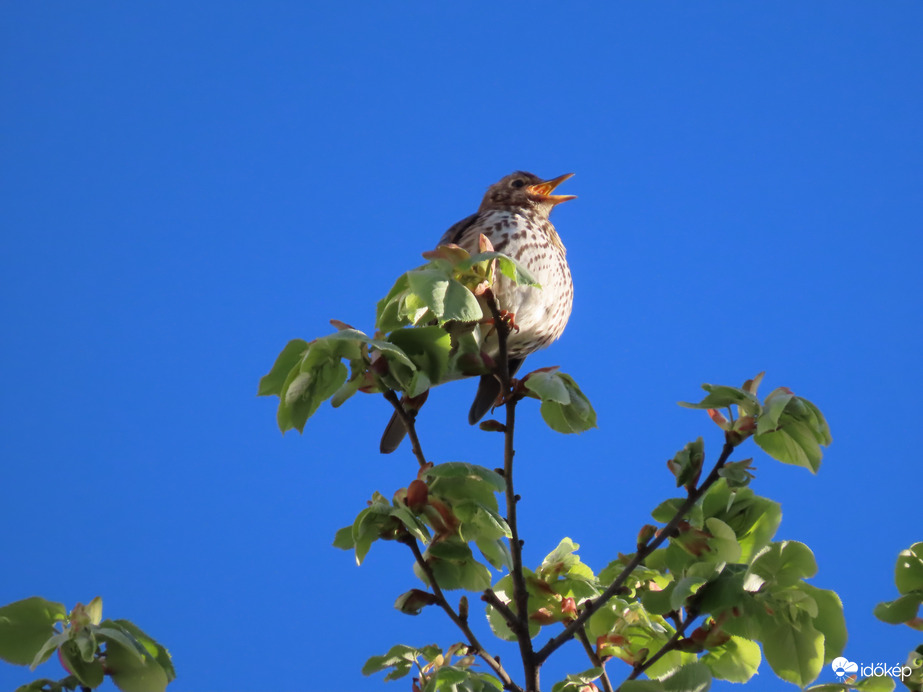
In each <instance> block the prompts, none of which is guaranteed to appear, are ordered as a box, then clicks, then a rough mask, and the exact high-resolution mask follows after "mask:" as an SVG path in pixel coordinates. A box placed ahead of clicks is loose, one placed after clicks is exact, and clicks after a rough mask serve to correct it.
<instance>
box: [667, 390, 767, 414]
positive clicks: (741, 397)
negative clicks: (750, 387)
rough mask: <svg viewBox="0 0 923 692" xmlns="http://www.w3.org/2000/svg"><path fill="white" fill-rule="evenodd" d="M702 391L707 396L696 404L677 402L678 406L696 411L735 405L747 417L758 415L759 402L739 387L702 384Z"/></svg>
mask: <svg viewBox="0 0 923 692" xmlns="http://www.w3.org/2000/svg"><path fill="white" fill-rule="evenodd" d="M702 389H704V390H705V391H706V392H708V395H707V396H706V397H705V398H704V399H702V401H700V402H698V403H695V404H693V403H690V402H688V401H681V402H679V405H680V406H684V407H686V408H698V409H707V408H714V409H719V408H727V407H728V406H732V405H735V404H736V405H737V406H740V408H741V409H742V410H743V411H745V412H746V413H747V414H748V415H751V416H755V415H757V414H759V412H760V409H761V408H762V406H760V401H759V399H757V398H756V397H755V396H753V395H752V394H751V393H750V392H747V391H745V390H743V389H740V388H739V387H727V386H725V385H715V384H703V385H702Z"/></svg>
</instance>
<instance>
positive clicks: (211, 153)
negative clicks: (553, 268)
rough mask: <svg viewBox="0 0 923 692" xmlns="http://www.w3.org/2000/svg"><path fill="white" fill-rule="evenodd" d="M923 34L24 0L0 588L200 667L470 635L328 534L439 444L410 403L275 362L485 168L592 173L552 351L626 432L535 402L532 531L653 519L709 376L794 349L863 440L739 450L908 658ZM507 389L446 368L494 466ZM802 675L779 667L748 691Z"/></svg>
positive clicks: (592, 528)
mask: <svg viewBox="0 0 923 692" xmlns="http://www.w3.org/2000/svg"><path fill="white" fill-rule="evenodd" d="M921 26H923V5H920V4H919V3H914V2H900V1H895V2H889V3H863V2H846V1H844V2H812V3H795V2H788V3H764V2H748V3H732V2H699V3H685V2H663V3H656V4H654V3H644V4H642V3H606V4H604V3H595V4H594V3H581V4H579V5H577V4H575V5H571V6H567V5H563V4H551V3H542V2H536V3H529V4H521V3H520V4H502V5H495V4H493V3H459V4H452V5H448V4H437V3H432V4H427V5H423V4H409V3H408V4H402V5H400V6H398V5H391V4H387V3H371V2H369V3H355V4H352V5H348V6H347V5H346V4H340V3H324V4H321V3H309V2H304V3H295V2H261V3H244V2H234V3H225V2H199V3H182V2H162V3H157V4H142V3H118V2H95V3H71V2H43V3H36V2H31V3H30V2H6V3H3V4H2V5H0V148H2V152H3V155H2V163H0V219H2V221H0V223H2V227H3V229H4V232H3V246H4V250H3V252H2V253H0V281H2V291H3V295H4V300H3V301H2V305H0V310H2V318H3V324H4V325H5V326H4V330H3V337H2V340H0V353H2V369H3V370H2V375H3V380H4V387H3V392H2V395H0V406H2V409H0V413H2V415H0V450H2V451H0V454H2V458H3V468H4V471H5V477H4V480H3V483H2V484H0V502H2V508H3V510H2V512H3V515H2V516H3V524H4V526H5V527H6V530H5V531H3V536H2V539H0V552H2V554H3V555H4V564H5V567H4V569H3V575H2V576H0V601H3V602H9V601H12V600H16V599H19V598H24V597H27V596H31V595H42V596H44V597H46V598H49V599H52V600H60V601H63V602H65V603H66V604H67V605H68V606H69V607H70V606H72V605H73V604H74V603H75V602H77V601H83V602H86V601H87V600H88V599H90V598H92V597H93V596H96V595H101V596H102V597H103V600H104V604H105V614H106V615H108V616H111V617H124V618H129V619H132V620H134V621H135V622H136V623H138V624H139V625H140V626H141V627H142V628H144V629H145V630H147V631H148V632H149V633H150V634H152V635H153V636H155V637H157V638H158V639H160V640H161V641H162V642H163V643H164V644H166V645H167V646H168V647H169V648H170V650H171V652H172V654H173V656H174V660H175V664H176V667H177V671H178V674H179V678H178V680H177V681H176V683H175V684H174V686H172V687H171V689H175V690H176V691H177V692H179V691H183V690H187V691H188V690H204V689H208V690H311V691H313V690H359V689H379V688H380V687H381V686H382V683H381V681H380V678H379V679H372V680H369V679H365V678H363V677H362V676H361V675H360V673H359V669H360V667H361V665H362V663H363V662H364V661H365V659H366V658H368V657H369V656H371V655H374V654H378V653H383V652H384V651H385V650H386V649H387V648H388V647H389V646H390V645H391V644H392V643H396V642H405V643H415V644H425V643H430V642H433V641H439V642H440V643H441V644H443V645H448V644H450V643H452V642H453V641H456V640H457V638H458V636H457V634H456V633H455V632H454V631H453V630H452V629H451V628H450V627H449V626H447V625H446V624H445V623H443V621H442V618H441V617H440V616H439V614H438V613H435V612H434V613H425V614H424V615H421V616H420V617H418V618H410V617H407V616H403V615H400V614H399V613H397V612H396V611H394V610H393V609H392V603H393V601H394V598H395V597H396V596H397V595H398V594H400V593H401V592H403V591H405V590H406V589H408V588H411V587H413V586H416V585H417V584H415V583H414V578H413V577H412V575H411V574H410V571H409V567H410V565H409V562H408V557H409V556H408V554H406V551H402V550H399V548H398V546H393V545H380V546H379V545H376V546H375V547H374V548H373V550H372V552H371V554H370V557H369V559H368V561H367V562H366V563H365V564H364V565H363V566H362V567H361V568H356V566H355V564H354V562H353V558H352V556H351V555H350V554H348V553H343V552H340V551H338V550H336V549H334V548H332V547H331V546H330V543H331V541H332V539H333V534H334V532H335V530H336V529H337V528H339V527H341V526H343V525H345V524H347V523H349V522H351V520H352V517H353V516H354V515H355V513H356V512H358V511H359V509H361V507H362V506H363V505H364V502H365V500H366V499H367V498H368V497H369V496H370V495H371V493H372V491H373V490H381V491H382V492H384V493H385V494H386V495H389V496H390V494H391V493H392V492H393V491H394V490H395V489H396V488H399V487H401V486H405V485H407V483H408V482H409V481H410V480H411V479H412V478H413V474H414V473H415V469H416V462H415V461H414V459H413V458H412V456H411V455H410V453H409V450H408V449H407V448H406V447H405V448H403V449H402V450H401V451H400V452H399V453H397V454H395V455H393V456H391V457H380V456H379V455H378V452H377V446H378V437H379V435H380V433H381V430H382V428H383V426H384V424H385V422H386V421H387V419H388V416H389V413H388V408H387V404H386V402H384V401H383V400H382V399H380V398H379V397H357V398H355V399H354V400H351V401H349V402H348V404H347V405H345V406H344V407H343V408H341V409H338V410H333V409H331V408H330V407H329V406H325V407H323V408H322V409H321V410H319V411H318V413H317V415H316V417H315V418H313V419H312V420H311V421H309V424H308V427H307V428H306V430H305V434H304V435H303V436H298V435H297V434H293V433H289V434H288V435H286V436H285V437H282V436H281V435H280V434H279V432H278V430H277V429H276V427H275V409H274V402H273V401H271V400H269V399H257V398H256V396H255V393H256V385H257V381H258V379H259V377H260V376H261V375H263V374H264V373H265V372H266V371H267V370H268V369H269V367H270V365H271V364H272V361H273V359H274V358H275V356H276V354H277V353H278V351H279V350H280V349H281V347H282V346H283V345H284V344H285V342H286V341H287V340H289V339H291V338H295V337H302V338H307V339H310V338H313V337H315V336H320V335H323V334H325V333H327V332H328V331H330V329H331V328H330V327H329V325H328V320H329V319H330V318H337V319H341V320H344V321H346V322H349V323H351V324H354V325H355V326H356V327H358V328H360V329H366V330H370V329H371V328H372V322H373V319H374V305H375V302H376V301H377V300H378V299H379V298H380V297H382V296H383V295H384V294H385V293H386V292H387V290H388V288H390V286H391V283H392V281H393V280H394V279H395V278H396V277H397V276H398V275H399V274H400V273H401V272H403V271H405V270H406V269H408V268H411V267H413V266H415V265H416V264H418V263H419V262H420V257H419V253H420V252H422V251H424V250H427V249H429V248H430V247H431V246H432V245H433V243H434V242H435V241H436V240H437V239H438V238H439V236H440V235H441V233H442V232H443V231H444V230H445V229H446V228H447V227H448V226H449V225H451V224H452V223H454V222H455V221H457V220H458V219H460V218H462V217H464V216H466V215H468V214H469V213H471V212H472V211H474V210H475V209H476V207H477V204H478V203H479V201H480V198H481V195H482V194H483V191H484V189H485V188H486V187H487V185H489V184H490V183H492V182H494V181H495V180H497V179H499V178H500V177H501V176H503V175H505V174H506V173H508V172H510V171H512V170H515V169H525V170H530V171H533V172H535V173H536V174H538V175H541V176H545V177H551V176H556V175H560V174H562V173H566V172H575V173H576V176H575V177H574V178H573V179H572V180H570V181H568V182H567V184H566V190H565V189H564V187H562V192H566V193H568V194H576V195H578V196H579V199H578V200H577V201H574V202H571V203H569V204H567V205H564V206H562V207H560V208H558V209H557V210H556V211H555V215H554V221H555V223H556V225H557V228H558V230H559V232H560V234H561V236H562V238H563V240H564V242H565V244H566V245H567V248H568V257H569V258H570V263H571V267H572V271H573V274H574V279H575V284H576V297H575V305H574V311H573V315H572V317H571V321H570V324H569V326H568V329H567V331H566V332H565V334H564V336H563V337H562V339H561V340H560V341H559V342H558V343H556V344H555V345H553V346H552V347H551V348H550V349H548V350H547V351H544V352H542V353H540V354H537V355H535V356H533V357H532V358H530V360H529V362H528V363H527V365H526V369H528V368H529V367H530V366H532V367H539V366H543V365H553V364H558V365H561V366H562V369H563V370H565V371H566V372H569V373H571V374H572V375H573V376H574V377H575V378H576V379H577V381H578V382H579V383H581V385H582V386H583V389H584V391H585V392H586V393H587V395H588V396H589V397H590V399H591V400H592V401H593V403H594V404H595V406H596V409H597V412H598V415H599V429H598V430H594V431H591V432H589V433H586V434H584V435H581V436H577V437H570V436H561V435H557V434H555V433H553V432H551V431H550V430H548V429H547V428H546V427H544V425H543V424H542V422H541V420H540V418H539V416H538V412H537V407H535V406H533V405H531V404H529V403H528V402H527V403H526V404H524V405H523V406H522V413H521V415H520V416H519V418H520V420H521V425H520V433H521V434H520V437H519V441H518V456H517V461H518V464H519V475H518V490H519V492H520V493H521V494H522V495H523V497H524V501H523V503H522V505H521V509H520V517H521V521H522V522H523V535H524V538H525V540H526V546H525V556H526V560H527V562H530V563H532V564H537V563H538V562H540V561H541V558H542V557H543V556H544V555H545V554H546V553H548V552H549V551H550V550H552V549H553V548H554V546H555V545H556V544H557V542H558V540H559V539H560V538H561V537H563V536H570V537H571V538H572V539H573V540H575V541H576V542H578V543H580V544H581V546H582V547H581V550H580V554H581V556H582V557H583V559H584V561H586V562H587V563H589V564H590V565H591V566H593V567H595V568H597V569H600V568H602V567H603V566H604V565H605V564H606V563H607V562H608V561H609V559H611V558H612V557H614V555H615V554H616V552H617V551H619V550H622V551H629V550H631V549H632V546H633V544H634V537H635V535H636V533H637V530H638V528H639V527H640V526H641V525H642V524H644V523H646V522H647V521H648V520H649V511H650V510H651V509H652V508H653V507H655V506H656V505H657V504H658V503H659V502H660V500H662V499H664V498H665V497H667V496H670V495H671V493H673V489H672V483H671V477H670V476H669V474H668V472H667V471H666V469H665V465H664V460H665V459H666V458H668V457H670V456H672V454H673V453H674V452H675V451H676V450H677V449H679V448H681V447H682V446H683V444H684V443H685V442H687V441H688V440H691V439H694V438H695V437H697V436H698V435H700V434H701V435H704V436H705V438H706V449H707V450H710V451H711V458H714V455H715V454H716V453H717V451H718V449H719V447H720V437H719V432H718V430H717V428H714V426H712V424H711V423H710V422H709V421H708V420H707V418H706V417H705V415H704V414H702V413H700V412H695V411H688V410H684V409H681V408H679V407H677V406H676V405H675V402H676V401H678V400H691V399H696V398H697V397H698V396H699V394H700V390H699V388H698V387H699V384H700V383H702V382H715V383H724V384H739V383H741V382H742V381H743V380H744V379H746V378H747V377H750V376H752V375H754V374H755V373H757V372H759V371H760V370H766V371H767V375H766V381H765V383H764V387H765V390H764V393H765V392H768V391H769V390H770V389H771V388H774V387H775V386H779V385H787V386H789V387H791V388H792V389H793V390H794V391H795V392H796V393H798V394H800V395H802V396H805V397H807V398H809V399H811V400H812V401H814V402H815V403H816V404H818V405H819V406H820V407H821V409H822V410H823V411H824V412H825V414H826V415H827V418H828V420H829V422H830V425H831V428H832V432H833V437H834V444H833V446H832V447H831V448H830V449H829V452H828V454H827V456H826V457H825V460H824V464H823V466H822V467H821V470H820V473H819V474H818V475H817V476H811V475H810V474H809V473H808V472H807V471H805V470H802V469H798V468H794V467H788V466H782V465H781V464H778V463H776V462H773V461H771V460H769V459H768V458H766V457H765V456H763V455H761V454H760V453H759V452H758V450H757V449H756V448H755V447H754V446H752V445H751V446H750V447H748V448H747V449H746V450H742V451H741V454H739V455H738V457H743V456H746V455H749V454H753V455H754V456H756V465H757V467H758V477H757V480H756V481H755V483H754V485H753V487H754V489H755V490H756V492H758V493H760V494H763V495H766V496H769V497H771V498H773V499H775V500H777V501H779V502H781V504H782V508H783V522H782V526H781V528H780V531H779V534H778V536H779V538H785V539H796V540H801V541H804V542H806V543H807V544H808V545H810V546H811V547H812V548H813V549H814V551H815V554H816V555H817V559H818V563H819V573H818V575H817V576H816V577H815V578H814V580H813V583H814V584H816V585H818V586H820V587H823V588H832V589H834V590H836V591H837V592H838V593H840V594H841V596H842V597H843V599H844V603H845V607H846V615H847V622H848V624H849V629H850V640H849V643H848V645H847V648H846V652H845V654H846V656H847V657H848V658H850V659H851V660H854V661H859V662H867V663H874V662H880V661H893V662H895V663H896V662H898V661H901V660H903V658H904V656H905V655H906V652H907V651H908V650H909V649H910V648H912V647H913V646H915V645H916V644H918V643H919V641H918V639H919V637H915V636H914V634H913V633H912V632H911V631H910V630H906V629H898V628H894V627H890V626H888V625H884V624H882V623H879V622H877V621H876V620H875V619H874V618H873V617H872V615H871V610H872V608H873V607H874V605H875V603H876V602H878V601H880V600H885V599H890V598H892V597H893V596H894V595H895V591H894V586H893V581H892V571H893V564H894V559H895V557H896V555H897V553H898V551H900V550H901V549H903V548H905V547H907V546H908V545H909V544H910V543H912V542H914V541H916V540H921V539H923V535H921V525H920V514H919V505H920V486H919V478H920V471H919V461H918V440H919V432H918V431H919V414H918V396H919V394H918V392H919V389H920V385H921V384H923V382H921V374H920V361H919V354H920V351H921V343H920V342H921V335H923V334H921V332H923V328H921V319H920V318H921V314H923V313H921V307H923V305H921V294H923V291H921V288H923V287H921V281H920V270H919V263H920V252H921V240H920V233H921V222H923V196H921V194H920V190H921V189H923V174H921V167H920V162H921V161H923V128H921V126H920V123H921V119H923V112H921V111H923V90H921V87H920V74H923V43H921V42H920V40H919V36H920V29H921ZM473 388H474V385H473V383H457V384H453V385H451V386H446V387H443V388H440V390H437V391H435V392H434V393H433V395H432V396H431V397H430V401H429V403H428V404H427V407H426V409H425V410H424V412H423V414H421V419H420V426H421V434H422V435H423V440H424V443H425V445H426V447H427V451H428V453H429V454H430V456H431V457H432V458H434V459H438V460H462V459H463V460H468V461H474V462H477V463H482V464H484V465H487V466H490V467H493V466H496V465H498V464H499V459H500V452H501V448H500V439H499V437H498V436H491V435H487V434H486V433H480V432H479V431H477V430H476V429H474V428H470V427H469V426H468V425H467V423H466V421H465V412H466V410H467V407H468V404H469V403H470V398H471V396H472V393H473ZM530 408H531V410H530ZM576 648H577V647H571V650H569V653H566V654H564V656H563V659H564V660H563V661H562V662H561V663H558V664H552V665H549V666H548V669H547V672H546V674H545V676H544V681H545V683H546V685H547V686H548V688H549V689H550V684H551V682H553V681H554V680H556V679H558V678H559V677H561V676H562V675H563V673H564V672H566V671H568V670H580V669H583V668H585V667H587V666H586V664H585V661H584V660H582V657H581V656H582V655H579V652H578V651H574V650H573V649H576ZM501 651H502V649H501ZM507 656H508V657H509V656H512V653H511V652H510V653H508V654H507ZM610 670H611V671H612V674H613V676H614V677H615V678H616V679H621V676H622V675H621V674H622V673H623V672H624V673H627V671H621V670H620V668H619V665H618V664H616V663H614V664H611V665H610ZM39 673H41V674H43V675H47V676H54V677H56V676H58V675H59V670H58V669H57V668H56V664H55V663H50V664H48V665H47V666H45V667H44V668H43V669H40V671H39ZM27 679H31V678H30V676H29V675H28V673H27V672H23V671H19V670H13V669H12V668H10V667H0V687H2V688H10V687H11V686H13V685H15V684H18V683H20V682H22V681H24V680H27ZM821 679H822V680H824V679H828V680H830V679H832V675H831V674H830V673H829V672H828V671H825V673H824V674H823V677H822V678H821ZM728 687H729V686H727V685H725V686H724V687H723V688H719V689H727V688H728ZM787 687H788V688H790V689H794V688H793V687H791V686H787V685H785V684H784V683H781V682H780V681H778V680H777V679H776V678H775V677H774V675H773V674H772V672H771V671H770V670H769V669H768V667H766V666H765V664H764V666H763V668H762V669H761V674H760V675H759V676H758V677H757V678H756V679H755V680H754V681H753V682H752V683H751V685H750V687H749V688H748V689H752V690H756V691H757V692H769V691H771V690H780V689H785V688H787ZM389 688H390V689H406V685H405V684H404V683H392V684H390V685H389Z"/></svg>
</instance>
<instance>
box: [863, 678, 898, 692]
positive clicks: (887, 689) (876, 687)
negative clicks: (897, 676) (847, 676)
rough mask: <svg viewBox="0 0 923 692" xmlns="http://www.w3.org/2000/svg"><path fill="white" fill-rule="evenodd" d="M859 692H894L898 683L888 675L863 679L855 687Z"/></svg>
mask: <svg viewBox="0 0 923 692" xmlns="http://www.w3.org/2000/svg"><path fill="white" fill-rule="evenodd" d="M854 687H855V689H856V690H858V691H859V692H894V688H895V687H897V683H896V682H895V680H894V678H892V677H890V676H888V675H874V676H872V677H870V678H862V679H861V680H859V681H858V682H857V683H855V685H854Z"/></svg>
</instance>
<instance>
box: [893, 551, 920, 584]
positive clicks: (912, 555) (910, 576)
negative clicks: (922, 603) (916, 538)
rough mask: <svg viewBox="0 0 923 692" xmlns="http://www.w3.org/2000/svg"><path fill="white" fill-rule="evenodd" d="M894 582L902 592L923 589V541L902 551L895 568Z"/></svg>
mask: <svg viewBox="0 0 923 692" xmlns="http://www.w3.org/2000/svg"><path fill="white" fill-rule="evenodd" d="M894 583H895V584H896V585H897V590H898V592H899V593H901V594H908V593H910V592H911V591H923V542H921V543H914V544H913V545H912V546H910V548H908V549H907V550H902V551H901V552H900V554H899V555H898V557H897V565H896V566H895V568H894Z"/></svg>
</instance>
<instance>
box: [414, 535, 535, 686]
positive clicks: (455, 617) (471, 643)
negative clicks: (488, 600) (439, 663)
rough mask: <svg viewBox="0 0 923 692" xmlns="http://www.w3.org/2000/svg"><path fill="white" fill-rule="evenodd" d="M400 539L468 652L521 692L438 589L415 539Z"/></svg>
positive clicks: (504, 681) (507, 684)
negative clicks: (464, 641)
mask: <svg viewBox="0 0 923 692" xmlns="http://www.w3.org/2000/svg"><path fill="white" fill-rule="evenodd" d="M400 540H401V542H402V543H406V544H407V546H408V547H409V548H410V550H411V552H413V557H414V559H415V560H416V561H417V564H418V565H419V566H420V569H421V570H423V574H425V575H426V580H427V581H428V582H429V586H430V588H431V589H432V590H433V595H434V596H435V597H436V603H437V604H438V605H439V607H441V608H442V609H443V610H444V611H445V612H446V615H448V616H449V619H450V620H451V621H452V622H454V623H455V625H456V626H457V627H458V629H460V630H461V631H462V634H464V635H465V637H466V638H467V639H468V647H469V652H470V653H473V654H476V655H477V656H479V657H480V658H481V660H482V661H484V663H486V664H487V665H488V666H490V668H491V670H493V671H494V673H496V674H497V677H498V678H500V681H501V682H502V683H503V689H505V690H509V692H522V688H521V687H519V685H517V684H516V683H515V682H513V680H512V678H510V676H509V674H508V673H507V672H506V670H505V669H504V668H503V666H502V665H500V660H499V659H497V658H494V657H493V656H491V655H490V654H489V653H487V651H485V650H484V647H483V646H481V642H479V641H478V638H477V637H476V636H475V634H474V632H472V631H471V628H470V627H469V626H468V621H467V619H465V618H463V617H461V616H460V615H459V614H458V613H456V612H455V609H454V608H453V607H452V606H451V605H449V602H448V601H447V600H446V597H445V595H444V594H443V593H442V589H440V588H439V584H438V583H436V575H435V574H433V570H432V568H431V567H430V566H429V563H427V562H426V560H425V559H424V557H423V553H421V552H420V546H419V545H418V544H417V539H416V538H414V537H413V536H409V535H408V536H406V537H404V538H401V539H400Z"/></svg>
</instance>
